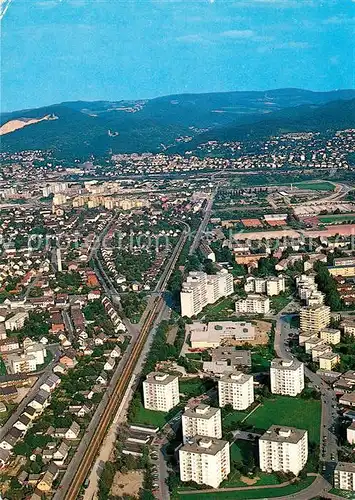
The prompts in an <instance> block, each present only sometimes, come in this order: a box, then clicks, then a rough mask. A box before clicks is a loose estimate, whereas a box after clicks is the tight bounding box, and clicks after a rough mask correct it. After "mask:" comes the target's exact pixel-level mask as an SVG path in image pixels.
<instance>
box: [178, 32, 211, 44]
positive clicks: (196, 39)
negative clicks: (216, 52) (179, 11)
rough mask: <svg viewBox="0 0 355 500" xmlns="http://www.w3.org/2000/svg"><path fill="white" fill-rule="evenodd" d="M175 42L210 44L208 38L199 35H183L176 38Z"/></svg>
mask: <svg viewBox="0 0 355 500" xmlns="http://www.w3.org/2000/svg"><path fill="white" fill-rule="evenodd" d="M175 40H176V41H177V42H182V43H209V41H208V40H207V39H206V38H204V37H203V36H202V35H199V34H192V35H182V36H178V37H177V38H175Z"/></svg>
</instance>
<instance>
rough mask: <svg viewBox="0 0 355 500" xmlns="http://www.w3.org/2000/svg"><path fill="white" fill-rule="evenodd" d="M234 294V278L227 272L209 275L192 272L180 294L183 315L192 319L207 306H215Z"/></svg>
mask: <svg viewBox="0 0 355 500" xmlns="http://www.w3.org/2000/svg"><path fill="white" fill-rule="evenodd" d="M232 293H233V276H232V275H231V274H230V273H228V272H227V271H225V270H222V271H220V272H218V273H217V274H212V275H207V274H206V273H204V272H201V271H193V272H190V273H189V275H188V276H187V278H186V281H185V282H184V283H183V284H182V289H181V292H180V302H181V315H182V316H187V317H188V318H191V317H192V316H195V315H196V314H198V313H199V312H201V311H202V309H203V308H204V307H206V305H207V304H213V303H214V302H216V301H217V300H219V299H220V298H222V297H227V296H228V295H231V294H232Z"/></svg>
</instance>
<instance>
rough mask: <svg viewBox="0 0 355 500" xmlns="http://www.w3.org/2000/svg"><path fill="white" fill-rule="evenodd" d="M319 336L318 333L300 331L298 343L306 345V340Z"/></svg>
mask: <svg viewBox="0 0 355 500" xmlns="http://www.w3.org/2000/svg"><path fill="white" fill-rule="evenodd" d="M317 338H318V333H315V332H302V331H300V332H299V335H298V343H299V345H304V344H305V342H307V341H308V340H310V339H317Z"/></svg>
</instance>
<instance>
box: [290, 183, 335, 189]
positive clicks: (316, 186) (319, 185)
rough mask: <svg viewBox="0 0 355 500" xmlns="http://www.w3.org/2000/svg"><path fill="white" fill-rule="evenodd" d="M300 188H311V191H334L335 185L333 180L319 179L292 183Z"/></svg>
mask: <svg viewBox="0 0 355 500" xmlns="http://www.w3.org/2000/svg"><path fill="white" fill-rule="evenodd" d="M292 185H293V186H295V187H297V188H298V189H309V190H311V191H334V189H335V186H334V185H333V184H332V183H331V182H327V181H318V182H307V181H305V182H296V183H295V184H292Z"/></svg>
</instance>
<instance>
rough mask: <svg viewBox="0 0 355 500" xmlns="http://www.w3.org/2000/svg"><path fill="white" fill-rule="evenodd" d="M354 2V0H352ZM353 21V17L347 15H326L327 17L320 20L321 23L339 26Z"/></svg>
mask: <svg viewBox="0 0 355 500" xmlns="http://www.w3.org/2000/svg"><path fill="white" fill-rule="evenodd" d="M353 1H354V2H355V0H353ZM354 23H355V17H347V16H343V15H340V16H332V17H328V18H327V19H324V20H323V21H322V24H325V25H329V24H330V25H335V26H336V25H338V26H341V25H343V24H354Z"/></svg>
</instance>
